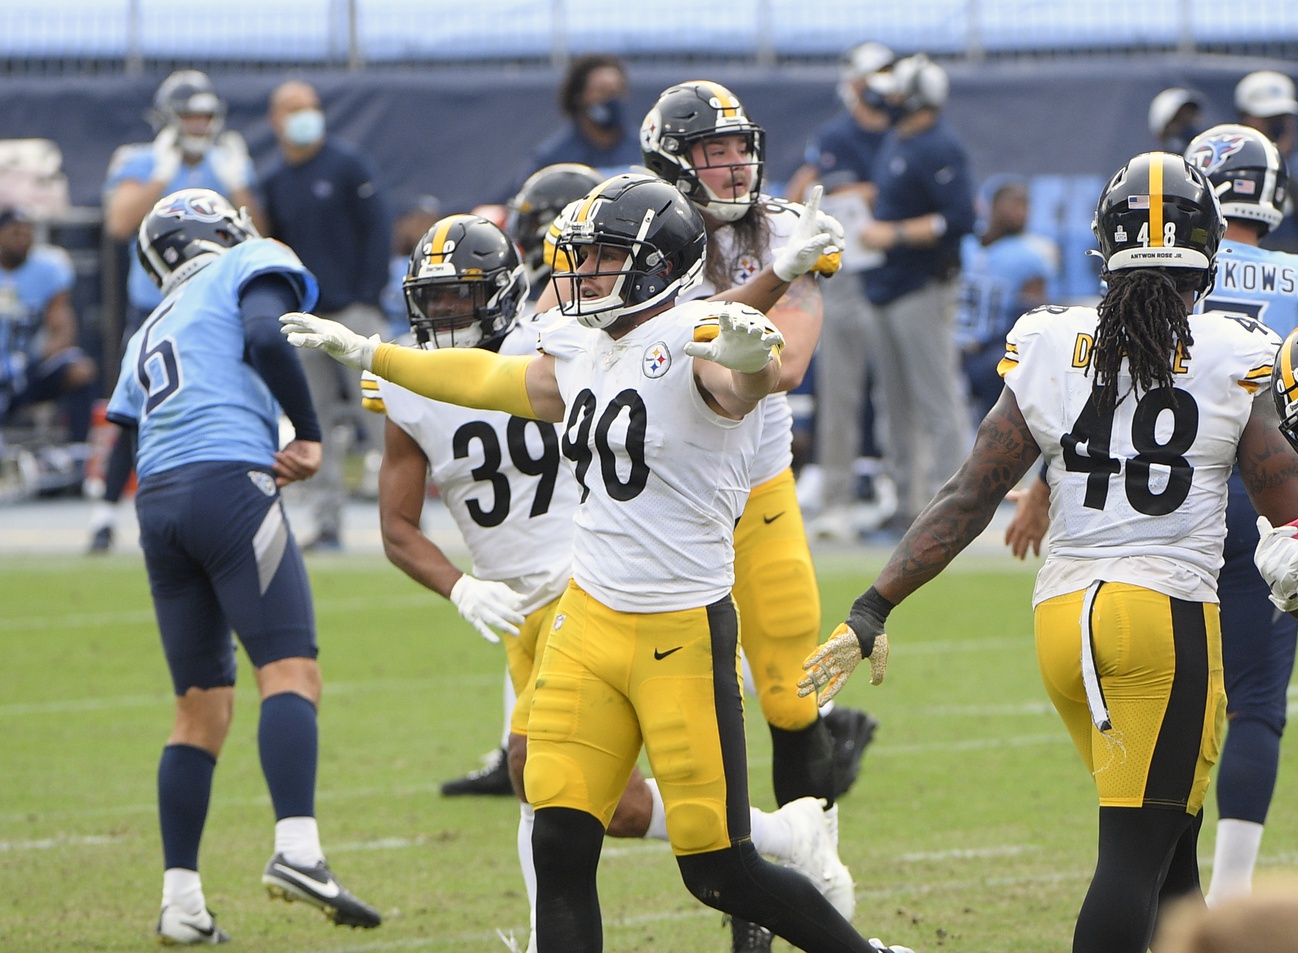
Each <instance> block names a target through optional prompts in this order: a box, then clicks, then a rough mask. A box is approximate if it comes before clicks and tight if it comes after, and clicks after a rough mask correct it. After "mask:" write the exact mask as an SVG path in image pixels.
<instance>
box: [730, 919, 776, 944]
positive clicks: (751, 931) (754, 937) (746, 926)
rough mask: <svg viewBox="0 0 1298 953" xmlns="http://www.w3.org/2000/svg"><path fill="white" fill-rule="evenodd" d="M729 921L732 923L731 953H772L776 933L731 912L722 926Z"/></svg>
mask: <svg viewBox="0 0 1298 953" xmlns="http://www.w3.org/2000/svg"><path fill="white" fill-rule="evenodd" d="M727 923H728V924H730V935H731V946H730V953H771V940H772V939H774V937H775V935H774V934H773V933H771V931H770V930H768V929H766V927H759V926H758V925H757V924H756V923H749V922H748V921H747V920H740V919H739V918H738V917H732V916H730V915H729V914H727V915H726V916H725V918H724V919H723V920H722V921H721V924H722V926H725V925H726V924H727Z"/></svg>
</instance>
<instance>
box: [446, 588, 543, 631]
mask: <svg viewBox="0 0 1298 953" xmlns="http://www.w3.org/2000/svg"><path fill="white" fill-rule="evenodd" d="M450 598H451V602H452V603H453V604H454V606H455V608H456V609H458V610H459V612H460V615H461V616H462V617H463V618H464V621H465V622H467V623H469V625H471V626H473V627H474V628H475V629H477V630H478V634H479V635H481V636H482V637H483V638H484V639H486V640H487V641H488V642H499V641H500V636H498V635H496V632H495V630H496V629H499V630H500V631H501V632H507V633H508V634H510V635H518V627H519V626H520V625H522V624H523V619H524V618H526V617H525V616H524V615H523V612H522V609H523V597H522V596H521V595H519V594H518V593H517V592H515V591H514V590H513V589H510V588H509V586H507V585H505V584H504V583H503V582H491V581H490V580H486V579H477V578H475V577H473V576H470V575H469V574H468V573H467V572H466V573H465V574H464V575H463V576H461V577H460V578H459V579H457V580H456V582H455V585H454V586H452V587H451V597H450Z"/></svg>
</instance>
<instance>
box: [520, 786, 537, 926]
mask: <svg viewBox="0 0 1298 953" xmlns="http://www.w3.org/2000/svg"><path fill="white" fill-rule="evenodd" d="M535 824H536V812H535V811H534V810H533V809H532V805H530V804H526V803H523V802H522V801H520V802H519V804H518V866H519V869H520V870H522V871H523V886H524V887H525V888H526V889H527V909H528V911H529V912H528V921H529V923H530V924H531V930H532V932H533V933H535V932H536V865H535V864H533V863H532V828H533V827H534V826H535Z"/></svg>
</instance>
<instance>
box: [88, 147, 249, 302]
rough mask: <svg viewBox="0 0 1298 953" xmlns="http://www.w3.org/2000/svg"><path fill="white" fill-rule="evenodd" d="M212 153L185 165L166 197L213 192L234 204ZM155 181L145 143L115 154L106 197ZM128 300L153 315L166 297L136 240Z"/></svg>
mask: <svg viewBox="0 0 1298 953" xmlns="http://www.w3.org/2000/svg"><path fill="white" fill-rule="evenodd" d="M212 152H213V150H212V149H208V150H207V154H206V155H204V156H203V158H202V159H201V160H199V162H198V163H197V164H196V165H186V164H185V163H183V162H182V163H181V165H180V171H179V172H177V173H176V177H175V178H174V179H172V180H171V181H170V182H169V183H168V184H167V188H166V189H165V190H164V191H163V193H162V194H163V195H170V194H171V193H172V192H178V191H180V190H181V189H211V190H212V191H213V192H216V193H218V194H220V195H224V196H225V197H226V198H227V199H230V201H231V202H233V201H234V197H233V196H230V195H226V194H225V186H223V185H222V184H221V181H220V179H218V178H217V177H216V172H215V171H214V169H213V168H212ZM152 177H153V150H152V148H151V146H150V144H149V143H147V142H141V143H137V144H134V145H129V146H122V147H121V148H120V149H118V150H117V152H115V153H114V154H113V159H112V161H111V162H110V163H109V166H108V178H107V180H106V181H105V182H104V194H105V196H106V195H108V193H110V192H112V190H113V189H115V188H116V187H117V186H118V185H119V184H120V183H122V182H124V181H127V180H134V181H137V182H148V181H149V180H150V179H151V178H152ZM248 181H249V182H251V181H253V178H252V160H251V159H250V160H248ZM126 297H127V300H128V301H129V302H130V303H131V305H132V306H133V307H136V308H139V309H140V310H141V311H152V310H153V309H154V308H156V307H157V306H158V305H159V304H160V303H161V302H162V294H161V292H159V291H158V286H157V285H155V284H154V283H153V281H152V280H151V279H150V278H149V276H148V274H147V273H146V272H145V270H144V267H143V266H142V265H141V264H140V262H139V259H138V258H137V257H136V255H135V240H134V239H132V240H131V265H130V271H129V272H128V273H127V276H126Z"/></svg>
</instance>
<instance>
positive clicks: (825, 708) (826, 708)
mask: <svg viewBox="0 0 1298 953" xmlns="http://www.w3.org/2000/svg"><path fill="white" fill-rule="evenodd" d="M833 710H834V699H832V698H831V699H830V700H829V701H827V702H825V704H823V705H821V706H820V717H821V718H824V717H825V716H826V715H828V714H829V713H830V712H831V711H833Z"/></svg>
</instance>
